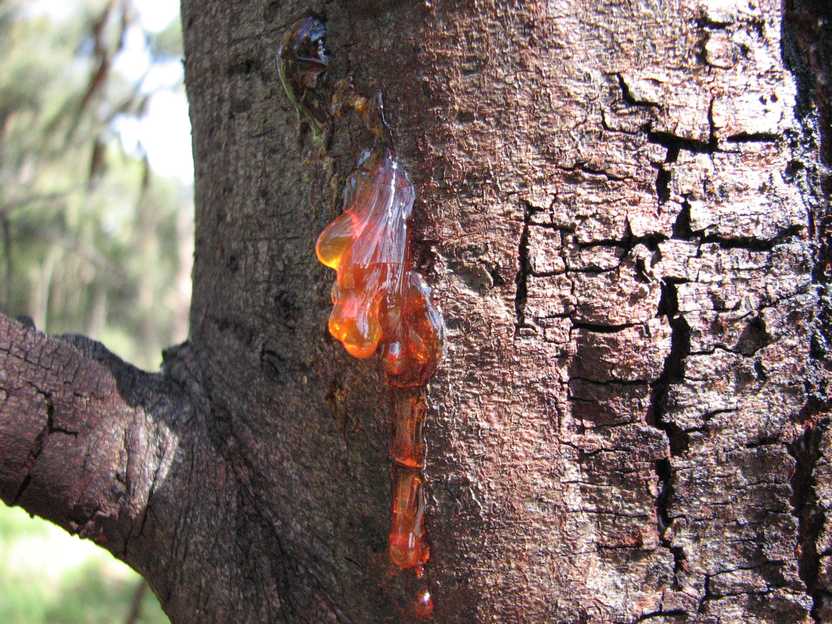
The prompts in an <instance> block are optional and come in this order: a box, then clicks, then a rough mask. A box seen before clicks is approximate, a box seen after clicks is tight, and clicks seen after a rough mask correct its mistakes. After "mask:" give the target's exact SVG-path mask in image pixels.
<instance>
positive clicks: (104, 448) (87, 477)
mask: <svg viewBox="0 0 832 624" xmlns="http://www.w3.org/2000/svg"><path fill="white" fill-rule="evenodd" d="M191 412H192V407H191V402H190V400H189V398H188V395H187V394H186V392H185V391H184V390H183V388H182V386H181V385H179V384H177V383H175V382H174V381H173V380H172V379H171V378H169V377H168V376H166V375H162V374H150V373H146V372H143V371H140V370H138V369H137V368H135V367H133V366H131V365H129V364H126V363H124V362H122V361H121V360H120V359H119V358H117V357H116V356H115V355H113V354H112V353H110V352H109V351H107V350H106V349H105V348H104V347H103V346H102V345H100V344H99V343H97V342H94V341H92V340H89V339H87V338H83V337H80V336H67V337H64V338H63V339H56V338H50V337H48V336H46V335H44V334H42V333H40V332H38V331H37V330H35V329H34V328H30V327H26V326H24V325H22V324H20V323H17V322H15V321H12V320H10V319H8V318H7V317H5V316H3V315H0V457H2V461H0V498H2V499H3V501H4V502H6V503H7V504H10V505H20V506H21V507H23V508H24V509H26V510H27V511H28V512H30V513H33V514H37V515H39V516H43V517H44V518H47V519H49V520H51V521H53V522H55V523H56V524H58V525H60V526H61V527H63V528H65V529H66V530H67V531H69V532H70V533H77V534H79V535H81V536H83V537H87V538H90V539H93V540H94V541H95V542H96V543H98V544H99V545H101V546H103V547H105V548H107V549H108V550H110V551H111V552H112V553H113V554H115V555H116V556H118V557H119V558H121V559H124V560H125V561H127V562H128V563H130V564H132V565H134V567H136V568H138V569H139V570H140V571H142V572H143V573H149V576H151V578H152V580H155V585H156V587H157V588H159V586H160V585H164V584H165V578H166V577H167V574H165V573H164V572H163V570H162V569H160V565H162V567H163V568H165V567H167V566H165V565H164V564H163V562H164V561H165V559H166V557H165V556H164V555H162V554H161V553H164V552H165V551H166V549H168V548H169V547H171V546H172V543H171V542H172V538H171V532H170V531H169V530H168V529H165V528H164V527H160V528H158V529H153V528H152V527H151V526H149V525H152V524H153V523H152V522H149V518H150V515H151V513H150V511H151V508H153V507H156V506H159V509H158V511H159V512H162V513H164V514H166V515H167V518H166V520H172V519H175V517H176V514H177V512H176V507H177V505H178V504H181V500H180V501H177V505H171V504H170V501H169V500H168V501H165V500H162V499H164V498H176V497H164V496H160V495H159V491H160V489H161V488H162V486H163V484H166V483H167V484H168V487H170V484H172V483H174V482H176V481H179V480H180V479H181V477H179V475H178V472H179V471H178V470H177V468H178V467H179V466H182V465H188V466H190V465H192V463H193V462H192V458H191V459H189V458H187V457H186V456H187V454H188V453H189V452H190V451H191V450H192V449H193V448H194V446H193V445H188V446H184V447H183V446H182V445H181V444H180V442H181V439H182V438H183V436H184V435H185V431H184V430H183V427H182V425H183V424H185V422H186V421H187V420H188V415H189V414H190V413H191ZM186 449H187V450H186ZM185 494H187V493H185ZM182 495H183V493H182V492H180V493H179V496H180V497H181V496H182ZM149 529H151V531H149ZM149 532H151V533H153V535H152V542H153V547H152V548H150V549H147V548H143V547H136V548H134V547H133V546H134V543H135V542H137V541H143V542H147V541H148V538H150V536H149V535H148V533H149Z"/></svg>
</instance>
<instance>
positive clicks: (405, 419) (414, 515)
mask: <svg viewBox="0 0 832 624" xmlns="http://www.w3.org/2000/svg"><path fill="white" fill-rule="evenodd" d="M425 411H426V408H425V401H424V396H423V392H421V391H412V390H411V391H405V390H403V391H399V392H397V393H396V394H395V395H394V397H393V419H392V423H391V429H392V435H391V437H390V458H391V460H392V461H393V487H392V490H393V497H392V504H391V514H390V535H389V538H388V549H389V554H390V561H392V562H393V563H394V564H395V565H396V566H398V567H399V568H401V569H410V568H413V569H414V570H415V571H416V573H417V575H419V576H421V574H422V571H423V568H424V565H425V564H426V563H427V562H428V559H430V548H429V547H428V544H427V535H426V533H425V491H424V484H425V476H424V473H423V472H422V471H423V470H424V467H425V439H424V421H425Z"/></svg>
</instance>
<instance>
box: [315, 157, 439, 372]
mask: <svg viewBox="0 0 832 624" xmlns="http://www.w3.org/2000/svg"><path fill="white" fill-rule="evenodd" d="M414 198H415V195H414V189H413V184H412V183H411V182H410V179H409V178H408V176H407V173H406V172H405V171H404V169H403V168H402V167H401V165H400V164H399V163H398V162H397V161H396V159H395V158H394V156H393V154H392V152H391V151H390V150H388V149H384V150H377V151H375V152H369V153H366V154H365V155H363V156H362V158H361V160H360V161H359V166H358V169H357V170H356V171H355V172H354V173H353V174H352V175H351V176H350V178H349V180H348V181H347V187H346V189H345V191H344V212H343V214H341V215H340V216H339V217H338V218H336V219H335V220H334V221H333V222H332V223H330V224H329V225H328V226H327V227H326V228H325V229H324V231H323V232H321V235H320V236H319V237H318V242H317V244H316V246H315V253H316V255H317V256H318V260H320V262H321V263H322V264H324V265H325V266H327V267H329V268H331V269H334V270H335V271H336V273H337V277H336V282H335V285H334V286H333V289H332V303H333V308H332V313H331V314H330V317H329V332H330V334H332V336H333V337H334V338H335V339H336V340H338V341H339V342H340V343H341V344H342V345H344V348H345V349H346V350H347V352H349V353H350V355H352V356H354V357H357V358H362V359H363V358H369V357H371V356H372V355H374V354H375V353H376V352H378V351H379V350H380V351H381V356H382V366H383V368H384V372H385V376H386V379H387V383H388V384H390V385H391V386H394V387H398V388H416V387H419V386H423V385H424V384H425V383H427V381H428V379H429V378H430V376H431V375H432V374H433V372H434V370H435V369H436V365H437V362H438V361H439V358H440V356H441V352H442V339H443V325H442V317H441V315H440V314H439V312H438V311H437V309H436V308H435V307H434V306H433V304H432V303H431V301H430V289H429V288H428V286H427V285H426V284H425V282H424V280H423V279H422V278H421V276H420V275H419V274H418V273H416V272H415V271H412V270H411V268H410V250H409V247H408V244H409V239H408V230H407V227H408V225H407V220H408V218H409V217H410V213H411V210H412V209H413V201H414Z"/></svg>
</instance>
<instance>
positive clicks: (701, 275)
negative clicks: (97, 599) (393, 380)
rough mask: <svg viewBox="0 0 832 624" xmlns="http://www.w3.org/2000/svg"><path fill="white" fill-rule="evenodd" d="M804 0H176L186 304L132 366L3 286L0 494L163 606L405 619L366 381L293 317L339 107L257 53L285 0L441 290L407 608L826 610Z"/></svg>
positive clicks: (565, 613)
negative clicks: (310, 27) (190, 240)
mask: <svg viewBox="0 0 832 624" xmlns="http://www.w3.org/2000/svg"><path fill="white" fill-rule="evenodd" d="M809 4H810V3H809V2H808V1H806V2H805V3H804V2H802V1H800V0H794V3H792V4H789V5H788V7H787V8H786V9H782V8H781V7H780V5H779V4H778V3H775V2H773V0H762V1H761V2H742V3H740V2H737V3H733V2H716V1H711V2H704V1H703V2H696V1H694V0H690V1H683V2H660V1H659V0H656V1H655V2H648V3H630V4H628V5H626V6H622V5H621V4H620V3H617V2H600V3H586V2H577V1H571V2H570V1H563V2H548V3H546V2H542V1H535V2H527V3H516V2H508V1H506V0H482V1H480V2H458V3H457V2H439V1H434V2H423V3H416V2H398V3H388V2H374V1H370V0H361V1H353V2H348V3H347V2H344V3H328V4H318V5H313V6H308V5H307V4H305V3H302V2H285V3H280V2H266V1H265V0H264V1H263V2H253V1H242V0H238V1H236V2H226V1H223V0H204V1H203V2H200V3H197V2H194V1H193V0H185V1H184V2H183V7H182V11H183V28H184V32H185V49H186V74H187V85H188V94H189V99H190V104H191V119H192V122H193V144H194V152H195V161H196V210H197V212H196V246H195V253H196V257H195V266H194V290H193V301H192V307H191V332H190V340H189V342H188V343H186V344H184V345H181V346H179V347H177V348H174V349H171V350H169V351H167V352H166V354H165V366H164V371H163V373H162V374H160V375H149V374H145V373H141V372H139V371H137V370H135V369H132V368H131V367H129V366H128V365H125V364H123V363H121V362H119V361H117V360H116V359H115V358H113V357H112V356H110V355H108V354H107V353H106V352H105V351H104V350H103V349H101V348H100V347H99V346H96V345H94V344H92V343H90V342H88V341H85V340H84V339H80V338H74V339H72V340H71V341H72V342H73V344H74V345H75V346H70V345H67V344H65V343H64V342H61V341H58V340H55V339H48V338H46V337H44V336H42V335H40V334H37V333H36V332H34V331H33V330H26V329H24V328H22V326H19V325H17V324H15V323H13V322H3V324H2V325H0V371H2V372H0V404H2V405H3V409H2V414H3V419H2V420H1V421H0V449H2V454H1V455H0V457H2V458H3V460H2V462H0V494H2V498H3V500H5V501H7V502H10V503H16V504H20V505H22V506H24V507H25V508H27V509H28V510H30V511H32V512H33V513H38V514H41V515H44V516H46V517H48V518H51V519H53V520H55V521H56V522H58V523H60V524H62V525H63V526H65V527H67V528H69V529H70V530H74V531H79V532H81V533H82V534H84V535H87V536H89V537H93V538H95V539H96V540H97V541H98V542H99V543H102V544H103V545H105V546H106V547H108V548H109V549H110V550H112V551H113V552H115V553H116V554H117V555H118V556H120V557H121V558H123V559H124V560H125V561H127V562H128V563H130V564H131V565H133V566H134V567H136V568H137V569H138V570H139V571H140V572H142V574H144V575H145V577H146V578H147V579H148V581H149V583H150V585H151V587H152V588H153V590H154V591H155V592H156V593H157V595H158V596H159V597H160V599H161V601H162V604H163V606H164V608H165V610H166V612H167V613H168V614H169V615H170V616H171V618H172V620H173V621H174V622H175V623H177V624H179V623H183V622H200V623H203V622H266V621H274V622H283V621H286V622H310V623H318V622H352V623H356V624H358V623H363V622H372V623H376V622H406V621H410V615H409V613H410V612H409V611H408V601H409V600H411V599H412V594H411V593H410V592H411V587H410V585H409V581H408V578H407V575H403V574H394V573H393V572H392V571H391V568H390V565H389V563H388V562H387V558H386V544H385V541H386V530H387V524H388V515H389V511H388V508H389V467H388V463H387V440H388V437H389V412H390V397H389V391H388V390H387V389H386V388H385V387H384V386H383V383H382V381H381V377H380V375H379V373H378V371H377V369H376V367H375V366H373V365H372V364H370V363H367V362H358V361H356V360H353V359H351V358H349V357H348V356H347V355H346V354H345V353H344V352H343V350H342V349H341V347H340V346H339V345H338V344H337V343H335V342H334V341H333V340H331V339H330V338H329V337H328V336H327V334H326V317H327V315H328V309H329V285H330V283H331V281H332V274H331V272H329V271H327V270H326V269H324V268H323V267H321V266H320V265H318V264H317V262H316V261H315V257H314V253H313V247H314V241H315V237H316V236H317V234H318V232H320V230H321V229H322V228H323V227H324V225H325V224H326V223H327V222H329V221H330V220H332V218H333V217H335V216H336V215H337V214H338V213H339V211H340V206H339V199H338V198H339V193H340V189H341V188H342V186H343V183H344V180H345V178H346V176H347V175H348V174H349V172H350V171H351V169H352V167H353V166H354V163H355V159H356V156H357V155H358V153H359V152H360V151H361V149H362V148H364V147H367V146H368V144H369V141H370V137H369V136H368V134H367V132H366V131H365V130H363V129H362V128H361V126H360V124H359V123H358V122H357V121H356V120H352V119H349V118H343V119H337V120H333V121H332V122H331V123H330V128H329V130H328V131H327V144H326V145H325V146H324V147H320V146H318V145H317V144H315V143H314V142H313V140H312V135H311V133H310V132H309V129H308V128H307V127H306V125H305V124H304V123H302V122H301V123H299V120H298V118H297V115H296V113H295V109H294V108H293V107H292V105H291V103H290V102H289V101H288V100H287V99H286V97H285V96H284V94H283V92H282V89H281V86H280V83H279V81H278V80H277V75H276V68H275V54H276V48H277V44H278V42H279V41H280V40H281V37H282V34H283V32H284V31H285V30H286V29H287V28H288V27H289V26H290V24H291V23H292V22H293V21H294V19H296V18H297V17H298V16H299V15H302V14H303V11H304V10H306V9H313V10H316V11H318V12H323V13H325V17H326V20H327V28H328V32H329V34H328V46H329V48H330V49H331V51H332V53H333V61H332V63H331V64H330V68H329V81H330V82H333V81H335V80H337V79H341V78H348V77H349V78H352V80H353V81H354V83H355V85H356V87H357V89H358V90H359V91H361V92H363V93H368V94H369V93H372V92H374V91H375V90H381V91H382V92H383V94H384V100H385V104H386V112H387V117H388V121H389V122H390V124H391V127H392V130H393V136H394V137H395V140H396V148H397V151H398V153H399V155H400V156H401V157H402V158H403V160H404V162H405V164H406V166H407V168H408V169H409V171H410V173H411V176H412V178H413V180H414V182H415V183H416V187H417V193H418V199H417V204H416V208H415V217H414V229H415V236H414V243H415V245H416V260H417V266H418V267H419V270H420V272H421V273H422V274H423V275H424V276H425V277H426V279H427V281H428V282H429V283H430V284H431V286H432V288H433V292H434V297H435V299H436V301H437V303H438V304H439V306H440V307H441V308H442V310H443V312H444V316H445V319H446V323H447V329H448V331H447V338H446V344H447V352H446V356H445V359H444V360H443V362H442V364H441V365H440V369H439V372H438V373H437V375H436V376H435V377H434V378H433V380H432V381H431V383H430V385H429V387H428V408H429V414H428V424H427V438H428V443H429V455H428V486H429V503H428V532H429V537H430V542H431V553H432V554H431V560H430V563H429V565H428V576H427V579H428V582H429V584H430V587H431V591H432V593H433V595H434V597H435V601H436V610H435V615H434V620H435V621H436V622H442V623H466V624H467V623H470V622H493V623H515V622H517V623H519V622H529V623H538V622H636V621H640V620H646V619H651V620H654V621H657V622H683V621H684V622H802V621H807V622H808V621H812V620H813V619H814V620H815V621H830V620H832V603H830V600H829V597H830V593H829V592H830V591H832V563H830V558H829V555H830V553H832V516H830V517H829V518H827V514H826V510H827V509H830V508H832V479H830V476H832V468H830V460H832V431H830V430H829V429H828V422H829V395H828V386H827V383H828V378H829V375H830V367H829V361H828V359H827V348H828V345H829V339H830V331H829V330H830V325H829V313H830V295H829V291H828V277H829V270H830V267H829V259H830V255H829V248H828V235H829V230H828V223H829V211H828V200H827V197H826V196H825V193H826V192H828V190H827V191H825V190H824V185H828V179H827V178H825V177H824V176H825V169H824V159H828V156H829V153H830V149H829V137H828V136H827V135H825V134H822V133H821V129H823V128H826V129H827V130H828V123H825V122H824V120H828V119H829V118H830V114H829V113H830V109H829V105H828V104H829V97H828V94H829V91H828V90H829V85H830V84H832V80H830V78H832V77H830V75H829V66H830V64H829V62H828V60H829V58H830V56H829V54H828V49H825V48H824V46H827V48H828V45H829V43H828V42H829V41H830V38H829V37H828V35H829V34H830V33H829V32H828V31H829V29H830V27H829V25H828V23H827V22H823V21H822V20H820V18H821V17H823V16H822V15H821V14H820V13H813V12H812V11H813V9H812V8H811V6H809ZM824 29H826V33H825V35H824V36H826V37H827V38H826V39H825V40H824V39H823V37H821V36H820V35H821V34H823V32H824ZM824 41H825V43H824ZM817 42H821V43H817ZM823 59H826V62H824V60H823ZM821 70H822V71H824V72H826V73H825V74H822V73H818V72H819V71H821ZM819 120H820V121H819ZM79 349H80V351H79Z"/></svg>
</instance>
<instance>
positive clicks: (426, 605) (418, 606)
mask: <svg viewBox="0 0 832 624" xmlns="http://www.w3.org/2000/svg"><path fill="white" fill-rule="evenodd" d="M413 612H414V614H415V615H416V617H418V618H422V619H425V620H427V619H430V618H432V617H433V597H432V596H431V595H430V592H429V591H428V590H427V589H422V590H420V591H419V593H418V594H416V602H415V603H414V605H413Z"/></svg>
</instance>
